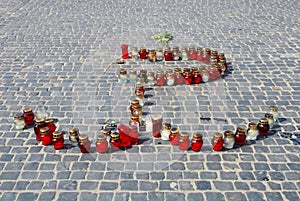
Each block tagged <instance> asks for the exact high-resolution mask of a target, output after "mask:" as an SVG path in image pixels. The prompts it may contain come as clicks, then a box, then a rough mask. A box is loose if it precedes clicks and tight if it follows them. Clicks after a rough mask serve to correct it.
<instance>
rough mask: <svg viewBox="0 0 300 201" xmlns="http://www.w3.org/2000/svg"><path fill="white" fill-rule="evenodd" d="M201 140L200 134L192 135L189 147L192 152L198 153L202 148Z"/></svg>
mask: <svg viewBox="0 0 300 201" xmlns="http://www.w3.org/2000/svg"><path fill="white" fill-rule="evenodd" d="M202 145H203V140H202V134H201V133H194V134H193V140H192V142H191V147H192V150H193V151H196V152H199V151H200V150H201V148H202Z"/></svg>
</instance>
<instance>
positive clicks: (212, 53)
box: [211, 50, 220, 61]
mask: <svg viewBox="0 0 300 201" xmlns="http://www.w3.org/2000/svg"><path fill="white" fill-rule="evenodd" d="M212 56H213V57H214V58H216V59H217V61H219V60H220V58H219V55H218V51H217V50H212V51H211V57H212Z"/></svg>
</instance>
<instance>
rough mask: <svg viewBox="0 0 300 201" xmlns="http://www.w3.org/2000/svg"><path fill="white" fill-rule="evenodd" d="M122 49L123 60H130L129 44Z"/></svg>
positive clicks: (123, 45) (122, 46)
mask: <svg viewBox="0 0 300 201" xmlns="http://www.w3.org/2000/svg"><path fill="white" fill-rule="evenodd" d="M121 48H122V59H129V58H131V57H130V56H129V55H128V45H127V44H122V45H121Z"/></svg>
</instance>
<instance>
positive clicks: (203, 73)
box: [199, 67, 209, 83]
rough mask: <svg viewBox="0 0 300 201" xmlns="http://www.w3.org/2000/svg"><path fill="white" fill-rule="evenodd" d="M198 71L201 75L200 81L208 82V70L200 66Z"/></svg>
mask: <svg viewBox="0 0 300 201" xmlns="http://www.w3.org/2000/svg"><path fill="white" fill-rule="evenodd" d="M199 73H200V75H201V78H202V82H204V83H205V82H208V81H209V73H208V70H207V68H205V67H200V68H199Z"/></svg>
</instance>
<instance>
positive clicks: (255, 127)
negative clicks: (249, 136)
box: [248, 122, 257, 130]
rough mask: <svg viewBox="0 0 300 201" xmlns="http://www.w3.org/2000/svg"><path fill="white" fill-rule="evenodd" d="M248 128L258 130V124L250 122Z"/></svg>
mask: <svg viewBox="0 0 300 201" xmlns="http://www.w3.org/2000/svg"><path fill="white" fill-rule="evenodd" d="M248 127H249V129H252V130H256V129H257V123H254V122H250V123H249V124H248Z"/></svg>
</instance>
